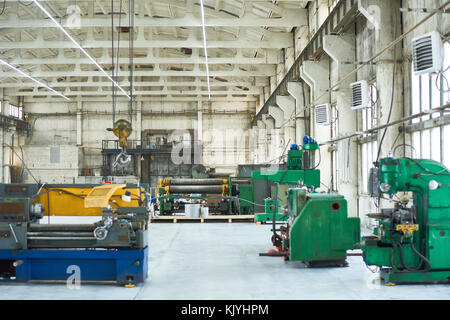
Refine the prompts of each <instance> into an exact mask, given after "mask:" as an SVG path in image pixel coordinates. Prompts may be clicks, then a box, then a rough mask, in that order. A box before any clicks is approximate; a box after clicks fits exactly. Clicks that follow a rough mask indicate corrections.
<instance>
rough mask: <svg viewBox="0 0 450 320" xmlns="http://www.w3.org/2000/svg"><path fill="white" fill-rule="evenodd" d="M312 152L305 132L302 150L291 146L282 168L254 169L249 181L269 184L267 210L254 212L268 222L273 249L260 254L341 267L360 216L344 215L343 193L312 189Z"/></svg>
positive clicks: (354, 243) (353, 244)
mask: <svg viewBox="0 0 450 320" xmlns="http://www.w3.org/2000/svg"><path fill="white" fill-rule="evenodd" d="M316 150H319V145H318V144H317V142H316V141H314V139H312V138H310V137H307V136H305V137H304V138H303V146H302V148H301V149H300V148H299V147H298V146H297V145H291V148H290V150H289V152H288V155H287V168H286V170H274V171H268V172H263V171H262V172H253V174H252V178H253V179H255V180H258V179H260V180H263V179H265V180H267V181H270V182H273V185H272V197H271V198H269V199H266V212H265V213H264V214H256V215H255V221H271V222H272V238H271V240H272V243H273V245H274V246H275V248H276V249H271V250H269V252H268V253H262V254H260V255H262V256H282V257H283V258H284V259H285V260H291V261H301V262H303V263H305V265H306V266H308V267H331V266H341V267H343V266H347V261H346V258H347V250H352V249H357V248H358V247H359V243H360V220H359V218H356V217H355V218H349V217H348V214H347V201H346V200H345V199H344V197H343V196H342V195H338V194H331V193H319V192H317V191H316V189H317V188H318V187H320V171H319V170H316V167H317V165H315V151H316ZM319 155H320V150H319ZM268 173H269V174H268ZM280 224H281V225H280ZM277 226H279V228H278V229H277Z"/></svg>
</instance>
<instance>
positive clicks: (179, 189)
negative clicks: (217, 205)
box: [169, 185, 223, 194]
mask: <svg viewBox="0 0 450 320" xmlns="http://www.w3.org/2000/svg"><path fill="white" fill-rule="evenodd" d="M169 190H170V193H211V194H221V193H222V191H223V185H205V186H185V185H183V186H170V189H169Z"/></svg>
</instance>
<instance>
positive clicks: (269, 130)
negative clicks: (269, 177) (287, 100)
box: [262, 114, 276, 162]
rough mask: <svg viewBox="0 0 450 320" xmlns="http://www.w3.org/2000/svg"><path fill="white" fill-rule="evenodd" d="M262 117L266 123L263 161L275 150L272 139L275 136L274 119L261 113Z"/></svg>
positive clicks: (269, 158)
mask: <svg viewBox="0 0 450 320" xmlns="http://www.w3.org/2000/svg"><path fill="white" fill-rule="evenodd" d="M262 119H263V122H264V124H265V125H266V144H265V155H266V156H265V159H264V162H268V161H270V160H272V159H271V157H272V156H273V155H274V154H275V153H276V150H275V149H274V148H273V141H275V139H276V136H275V133H274V129H275V120H274V119H273V118H272V117H271V116H269V115H267V114H263V115H262Z"/></svg>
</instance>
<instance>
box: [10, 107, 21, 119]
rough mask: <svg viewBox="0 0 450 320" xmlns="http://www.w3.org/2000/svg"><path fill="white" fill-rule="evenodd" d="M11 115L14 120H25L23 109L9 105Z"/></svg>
mask: <svg viewBox="0 0 450 320" xmlns="http://www.w3.org/2000/svg"><path fill="white" fill-rule="evenodd" d="M9 115H10V116H11V117H14V118H18V119H22V118H23V107H17V106H15V105H13V104H9Z"/></svg>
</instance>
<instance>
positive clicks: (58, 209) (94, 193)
mask: <svg viewBox="0 0 450 320" xmlns="http://www.w3.org/2000/svg"><path fill="white" fill-rule="evenodd" d="M39 193H40V196H39V202H40V203H42V204H43V206H44V215H45V216H47V215H48V214H49V208H50V215H51V216H101V215H102V209H101V208H102V207H106V206H107V205H108V204H110V205H111V206H112V207H113V208H119V207H139V206H142V203H144V202H145V197H146V188H145V187H143V186H140V187H138V186H136V185H126V184H121V185H111V184H107V185H102V186H95V185H44V186H43V187H42V188H41V191H40V192H39ZM127 197H128V198H127ZM123 199H125V200H129V202H128V201H124V200H123ZM139 200H140V201H139ZM85 203H86V204H85Z"/></svg>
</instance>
